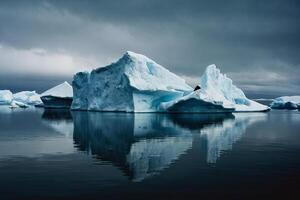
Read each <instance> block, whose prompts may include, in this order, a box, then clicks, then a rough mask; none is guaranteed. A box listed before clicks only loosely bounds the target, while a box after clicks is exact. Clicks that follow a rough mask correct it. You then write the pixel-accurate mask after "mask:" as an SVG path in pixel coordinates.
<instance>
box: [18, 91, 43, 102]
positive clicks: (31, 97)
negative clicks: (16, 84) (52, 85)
mask: <svg viewBox="0 0 300 200" xmlns="http://www.w3.org/2000/svg"><path fill="white" fill-rule="evenodd" d="M13 98H14V100H16V101H18V102H22V103H24V104H28V105H37V104H40V103H42V101H41V98H40V95H39V94H37V93H36V92H35V91H22V92H18V93H15V94H14V95H13Z"/></svg>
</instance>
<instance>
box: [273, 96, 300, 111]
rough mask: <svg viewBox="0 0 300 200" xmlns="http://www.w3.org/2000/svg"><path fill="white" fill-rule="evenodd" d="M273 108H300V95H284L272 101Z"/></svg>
mask: <svg viewBox="0 0 300 200" xmlns="http://www.w3.org/2000/svg"><path fill="white" fill-rule="evenodd" d="M270 106H271V108H272V109H288V110H294V109H297V108H298V109H300V96H283V97H278V98H276V99H274V100H273V102H272V103H271V105H270Z"/></svg>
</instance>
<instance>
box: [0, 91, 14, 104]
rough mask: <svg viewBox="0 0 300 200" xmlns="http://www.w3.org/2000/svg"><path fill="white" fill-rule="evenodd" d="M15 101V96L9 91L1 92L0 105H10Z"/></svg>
mask: <svg viewBox="0 0 300 200" xmlns="http://www.w3.org/2000/svg"><path fill="white" fill-rule="evenodd" d="M12 100H13V94H12V93H11V91H9V90H0V105H10V104H11V102H12Z"/></svg>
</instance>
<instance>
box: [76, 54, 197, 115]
mask: <svg viewBox="0 0 300 200" xmlns="http://www.w3.org/2000/svg"><path fill="white" fill-rule="evenodd" d="M73 91H74V98H73V103H72V109H75V110H97V111H125V112H157V111H160V110H159V109H160V103H161V102H167V101H171V100H173V99H176V98H178V97H181V96H183V95H184V94H186V93H188V92H190V91H192V88H191V87H190V86H188V85H187V84H186V83H185V81H184V80H183V79H182V78H180V77H178V76H177V75H175V74H173V73H172V72H170V71H168V70H167V69H165V68H164V67H162V66H161V65H159V64H157V63H155V62H154V61H153V60H151V59H149V58H147V57H146V56H143V55H140V54H136V53H133V52H126V53H125V54H124V56H123V57H122V58H121V59H119V60H118V61H117V62H116V63H112V64H111V65H109V66H106V67H103V68H98V69H95V70H93V71H92V72H91V73H88V72H79V73H77V74H76V75H75V76H74V80H73Z"/></svg>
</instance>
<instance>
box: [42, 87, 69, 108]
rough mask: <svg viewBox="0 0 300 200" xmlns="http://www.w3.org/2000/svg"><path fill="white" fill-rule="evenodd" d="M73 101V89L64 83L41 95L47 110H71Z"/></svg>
mask: <svg viewBox="0 0 300 200" xmlns="http://www.w3.org/2000/svg"><path fill="white" fill-rule="evenodd" d="M72 99H73V88H72V86H71V85H70V84H69V83H68V82H63V83H61V84H59V85H57V86H55V87H53V88H51V89H49V90H47V91H45V92H44V93H42V94H41V100H42V101H43V103H44V107H45V108H70V106H71V104H72Z"/></svg>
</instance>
